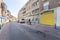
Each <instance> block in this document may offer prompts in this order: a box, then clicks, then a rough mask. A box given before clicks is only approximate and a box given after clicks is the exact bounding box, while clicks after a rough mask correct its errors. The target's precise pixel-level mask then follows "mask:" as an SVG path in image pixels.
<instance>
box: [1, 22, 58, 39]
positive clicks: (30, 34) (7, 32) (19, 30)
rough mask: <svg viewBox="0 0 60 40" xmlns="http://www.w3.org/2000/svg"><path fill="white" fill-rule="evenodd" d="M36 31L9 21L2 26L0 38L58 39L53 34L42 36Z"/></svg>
mask: <svg viewBox="0 0 60 40" xmlns="http://www.w3.org/2000/svg"><path fill="white" fill-rule="evenodd" d="M36 32H37V31H36V30H34V29H31V28H29V27H26V26H25V25H21V24H18V23H15V22H10V23H7V24H5V25H4V26H3V27H2V30H1V33H0V40H59V39H57V38H55V37H53V36H49V35H48V36H47V37H46V38H45V37H43V35H42V34H40V33H36Z"/></svg>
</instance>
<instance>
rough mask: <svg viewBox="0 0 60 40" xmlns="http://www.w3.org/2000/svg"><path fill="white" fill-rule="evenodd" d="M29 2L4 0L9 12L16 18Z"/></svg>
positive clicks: (25, 0)
mask: <svg viewBox="0 0 60 40" xmlns="http://www.w3.org/2000/svg"><path fill="white" fill-rule="evenodd" d="M27 1H28V0H4V2H5V3H6V5H7V8H8V10H10V11H11V14H12V15H13V16H15V17H17V15H18V11H19V10H20V9H21V8H22V7H23V6H24V4H25V3H26V2H27Z"/></svg>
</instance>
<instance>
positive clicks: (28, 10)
mask: <svg viewBox="0 0 60 40" xmlns="http://www.w3.org/2000/svg"><path fill="white" fill-rule="evenodd" d="M39 5H40V0H29V1H28V2H27V3H26V4H25V5H24V6H23V7H22V8H21V10H20V11H19V13H18V19H19V20H20V18H22V16H23V18H22V19H26V20H29V19H30V20H31V23H32V24H34V23H39V16H38V14H39V12H40V9H39V8H40V7H39ZM21 15H22V16H21Z"/></svg>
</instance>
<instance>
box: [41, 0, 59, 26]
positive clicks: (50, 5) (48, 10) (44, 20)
mask: <svg viewBox="0 0 60 40" xmlns="http://www.w3.org/2000/svg"><path fill="white" fill-rule="evenodd" d="M59 6H60V0H40V11H41V12H40V24H46V25H55V23H56V22H55V21H56V18H55V15H56V14H57V13H55V12H56V11H54V9H55V8H57V7H59Z"/></svg>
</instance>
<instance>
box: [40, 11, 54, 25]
mask: <svg viewBox="0 0 60 40" xmlns="http://www.w3.org/2000/svg"><path fill="white" fill-rule="evenodd" d="M40 23H41V24H47V25H54V12H53V11H50V12H49V11H48V12H44V13H42V14H41V15H40Z"/></svg>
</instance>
